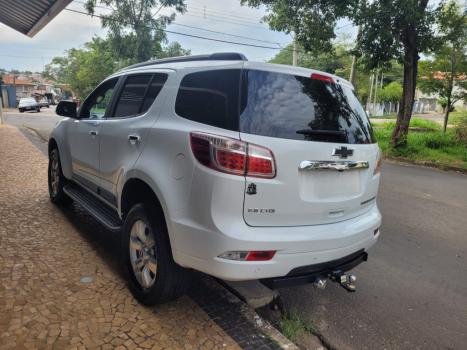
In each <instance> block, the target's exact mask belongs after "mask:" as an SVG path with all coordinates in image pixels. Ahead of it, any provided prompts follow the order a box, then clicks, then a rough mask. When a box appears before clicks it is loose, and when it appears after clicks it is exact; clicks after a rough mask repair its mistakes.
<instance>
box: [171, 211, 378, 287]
mask: <svg viewBox="0 0 467 350" xmlns="http://www.w3.org/2000/svg"><path fill="white" fill-rule="evenodd" d="M380 225H381V214H380V212H379V210H378V207H377V206H376V205H374V206H373V207H372V208H371V209H370V210H369V211H368V212H366V213H365V214H363V215H361V216H359V217H356V218H353V219H349V220H345V221H342V222H338V223H333V224H325V225H314V226H295V227H251V226H248V225H246V224H245V223H244V222H230V224H229V225H228V226H224V227H222V228H221V229H219V228H217V230H212V229H211V230H210V229H207V228H205V227H201V226H199V225H196V224H194V223H190V222H187V221H182V222H172V230H174V231H175V233H176V237H177V238H176V242H177V243H176V244H175V245H172V248H173V255H174V259H175V260H176V261H177V263H179V264H180V265H182V266H185V267H189V268H193V269H195V270H198V271H202V272H204V273H207V274H209V275H212V276H215V277H218V278H221V279H225V280H231V281H241V280H255V279H267V278H275V277H282V276H287V275H289V274H291V273H293V274H296V271H297V270H296V269H297V268H301V267H304V266H309V265H317V264H323V263H328V262H332V261H336V260H339V259H341V258H343V257H347V256H349V255H351V254H354V253H356V252H360V251H361V252H365V253H366V252H368V250H369V249H370V248H371V247H372V246H373V245H374V244H375V243H376V241H377V240H378V237H379V231H377V232H376V230H377V229H378V228H379V227H380ZM375 232H376V233H375ZM175 248H176V249H175ZM235 250H276V251H277V252H276V255H275V256H274V258H273V259H272V260H270V261H256V262H245V261H234V260H227V259H221V258H219V257H218V256H219V255H220V254H222V253H224V252H226V251H235ZM360 262H361V261H360ZM294 270H295V272H293V271H294Z"/></svg>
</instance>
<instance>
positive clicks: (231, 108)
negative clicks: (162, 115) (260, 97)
mask: <svg viewBox="0 0 467 350" xmlns="http://www.w3.org/2000/svg"><path fill="white" fill-rule="evenodd" d="M240 73H241V71H240V70H239V69H222V70H211V71H205V72H197V73H191V74H187V75H186V76H185V77H184V78H183V79H182V81H181V83H180V89H179V90H178V94H177V100H176V102H175V112H176V113H177V114H178V115H179V116H181V117H183V118H186V119H190V120H193V121H196V122H199V123H204V124H208V125H212V126H216V127H219V128H223V129H229V130H238V95H239V82H240Z"/></svg>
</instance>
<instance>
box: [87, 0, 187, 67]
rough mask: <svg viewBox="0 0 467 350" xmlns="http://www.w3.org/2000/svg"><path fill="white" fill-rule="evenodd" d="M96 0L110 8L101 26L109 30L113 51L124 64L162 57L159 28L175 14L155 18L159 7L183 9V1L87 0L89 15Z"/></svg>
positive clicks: (102, 18)
mask: <svg viewBox="0 0 467 350" xmlns="http://www.w3.org/2000/svg"><path fill="white" fill-rule="evenodd" d="M98 3H100V4H102V5H105V6H106V7H109V8H111V10H112V12H111V13H110V14H108V15H105V16H102V17H101V21H102V26H103V27H104V28H108V30H109V40H110V44H111V47H112V49H113V51H114V52H115V54H116V55H117V56H118V57H119V59H120V60H123V59H124V60H126V62H127V63H128V64H132V63H137V62H143V61H147V60H149V59H153V58H159V57H161V56H163V49H162V43H163V42H165V41H166V35H165V32H164V31H163V29H164V28H165V26H166V25H167V24H168V23H170V22H171V21H172V20H173V19H174V18H175V14H172V15H171V16H163V15H159V16H158V17H156V15H157V13H158V12H159V10H160V9H161V8H162V7H165V6H167V7H172V8H174V9H175V10H176V11H178V12H183V11H185V3H184V0H159V1H158V0H87V2H86V9H87V11H88V13H89V14H91V15H93V14H94V13H95V8H96V6H98Z"/></svg>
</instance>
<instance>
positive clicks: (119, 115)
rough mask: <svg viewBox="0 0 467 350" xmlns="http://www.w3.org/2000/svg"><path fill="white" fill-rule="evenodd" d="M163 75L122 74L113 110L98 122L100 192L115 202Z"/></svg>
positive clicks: (151, 117) (154, 111)
mask: <svg viewBox="0 0 467 350" xmlns="http://www.w3.org/2000/svg"><path fill="white" fill-rule="evenodd" d="M167 77H168V74H167V73H163V72H154V73H139V74H132V75H129V76H127V77H125V78H122V79H124V80H122V83H121V86H122V87H121V89H119V92H118V96H116V97H115V103H114V107H113V112H112V114H111V115H109V116H108V117H107V118H106V119H105V120H104V121H103V123H102V126H101V127H102V129H101V138H100V178H101V182H100V187H101V188H100V194H101V196H102V197H103V198H104V199H105V200H107V202H109V203H111V204H113V205H115V206H117V188H118V185H119V184H121V182H122V180H123V175H124V174H125V172H126V171H128V169H131V168H132V167H133V165H134V164H135V162H136V160H137V159H138V157H139V155H140V154H141V151H142V149H143V147H144V143H145V142H146V136H147V134H148V130H149V129H150V128H151V126H152V125H153V124H154V122H155V120H156V119H157V117H158V115H159V111H160V105H161V101H162V100H163V99H162V98H159V97H158V96H159V92H160V91H161V90H162V87H163V86H164V83H165V81H166V80H167ZM160 97H162V96H160ZM153 104H154V106H153Z"/></svg>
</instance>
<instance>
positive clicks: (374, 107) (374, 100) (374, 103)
mask: <svg viewBox="0 0 467 350" xmlns="http://www.w3.org/2000/svg"><path fill="white" fill-rule="evenodd" d="M377 93H378V70H376V79H375V94H374V96H373V115H374V114H376V113H375V112H376V95H377Z"/></svg>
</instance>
